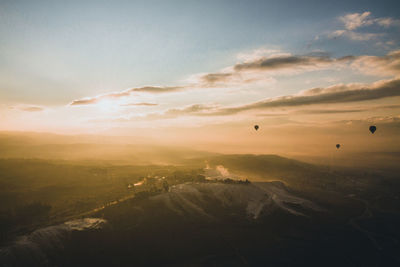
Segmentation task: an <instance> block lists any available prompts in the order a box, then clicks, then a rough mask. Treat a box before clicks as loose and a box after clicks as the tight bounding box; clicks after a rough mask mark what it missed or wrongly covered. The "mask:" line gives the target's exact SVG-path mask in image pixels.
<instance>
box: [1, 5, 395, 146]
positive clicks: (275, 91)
mask: <svg viewBox="0 0 400 267" xmlns="http://www.w3.org/2000/svg"><path fill="white" fill-rule="evenodd" d="M399 100H400V4H399V3H398V1H222V0H218V1H190V0H188V1H183V0H182V1H4V0H0V130H2V131H36V132H53V133H62V134H106V135H124V136H132V137H137V138H143V137H146V138H149V140H153V141H154V140H160V139H163V140H164V141H165V142H168V143H182V142H183V143H186V144H190V143H195V144H197V146H198V147H200V148H201V147H210V146H211V147H217V146H220V147H221V149H222V150H225V151H230V152H232V151H247V150H246V149H245V148H249V149H248V150H249V151H250V152H254V151H256V152H265V151H266V149H265V148H262V149H260V148H258V147H259V143H260V140H265V138H268V141H267V142H270V143H268V149H269V150H271V151H272V150H274V148H276V150H277V151H278V150H279V149H278V147H280V148H282V147H287V149H286V151H288V150H290V151H292V152H293V151H295V150H296V149H295V148H293V147H295V146H296V145H300V144H301V145H304V144H307V145H309V147H310V149H311V148H312V147H313V145H314V144H315V142H316V141H315V140H319V143H318V144H319V146H315V147H318V148H319V149H320V148H321V146H323V144H324V143H326V142H328V140H329V142H336V141H335V140H345V141H346V142H347V143H348V144H349V145H348V146H351V145H350V143H351V142H352V141H350V140H356V141H353V145H354V144H357V145H354V146H355V147H356V146H360V145H361V143H357V142H361V141H360V140H364V139H363V138H357V134H359V133H360V132H362V131H364V130H365V128H366V127H367V126H368V125H370V124H377V125H379V127H378V128H379V129H386V130H385V131H386V134H385V135H383V134H382V136H381V137H380V138H382V139H381V141H380V144H381V145H380V147H377V148H376V150H382V151H388V150H390V151H392V150H395V151H397V149H400V148H398V147H396V146H393V145H391V144H393V142H397V141H399V140H398V136H399V133H400V123H399V121H400V101H399ZM254 124H259V125H260V132H261V133H259V134H258V135H254V132H252V131H254V130H253V129H252V127H253V125H254ZM382 127H383V128H382ZM378 132H379V131H378ZM160 133H162V134H160ZM300 133H307V135H306V136H304V135H302V141H301V142H299V141H298V139H299V137H298V135H299V134H300ZM257 138H263V139H257ZM282 138H285V139H284V140H285V141H284V142H279V140H281V139H282ZM296 140H297V141H296ZM263 142H264V141H263ZM362 142H368V140H367V139H365V140H364V141H362ZM277 143H279V145H277ZM397 143H400V142H397ZM250 148H251V149H250ZM268 149H267V150H268ZM269 150H268V151H269ZM274 151H275V150H274ZM399 151H400V150H399ZM293 153H294V152H293Z"/></svg>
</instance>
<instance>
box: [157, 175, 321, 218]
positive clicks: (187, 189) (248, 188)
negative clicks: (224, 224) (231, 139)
mask: <svg viewBox="0 0 400 267" xmlns="http://www.w3.org/2000/svg"><path fill="white" fill-rule="evenodd" d="M150 199H151V200H152V201H156V202H162V203H163V204H165V205H166V207H167V208H169V209H170V210H171V211H173V212H176V213H178V214H180V215H183V214H196V215H200V216H204V217H208V218H213V215H212V214H209V213H207V211H206V209H207V205H210V203H214V204H215V205H221V206H222V207H225V208H233V207H244V208H245V211H246V213H247V215H248V216H249V217H251V218H253V219H257V218H258V217H259V216H260V214H261V212H264V213H268V212H271V211H272V210H273V209H275V208H280V209H282V210H284V211H286V212H289V213H291V214H293V215H304V214H303V212H302V210H303V209H305V210H314V211H321V209H320V208H319V207H318V206H317V205H315V204H314V203H312V202H311V201H308V200H306V199H303V198H300V197H297V196H294V195H292V194H290V193H289V192H288V191H287V190H286V187H285V186H284V185H283V184H282V183H280V182H265V183H255V184H228V183H186V184H180V185H176V186H172V187H171V188H170V191H169V192H168V193H164V194H160V195H157V196H154V197H151V198H150ZM295 207H301V209H300V210H296V208H295Z"/></svg>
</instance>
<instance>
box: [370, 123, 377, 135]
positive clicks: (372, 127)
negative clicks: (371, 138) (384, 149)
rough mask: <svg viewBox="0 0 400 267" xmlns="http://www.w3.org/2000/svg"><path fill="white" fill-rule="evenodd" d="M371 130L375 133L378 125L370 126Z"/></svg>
mask: <svg viewBox="0 0 400 267" xmlns="http://www.w3.org/2000/svg"><path fill="white" fill-rule="evenodd" d="M369 131H370V132H371V133H374V132H375V131H376V126H375V125H371V126H369Z"/></svg>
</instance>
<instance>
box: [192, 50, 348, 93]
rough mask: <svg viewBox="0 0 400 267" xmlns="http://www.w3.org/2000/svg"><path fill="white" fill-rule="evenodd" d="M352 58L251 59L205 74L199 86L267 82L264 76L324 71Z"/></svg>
mask: <svg viewBox="0 0 400 267" xmlns="http://www.w3.org/2000/svg"><path fill="white" fill-rule="evenodd" d="M353 59H354V57H353V56H346V57H341V58H332V57H330V56H329V55H328V54H327V53H324V52H315V53H311V54H308V55H291V54H287V53H286V54H283V53H279V54H270V55H269V56H262V57H259V58H254V57H251V60H247V61H245V62H242V63H237V64H235V65H233V66H230V67H228V68H225V69H224V70H223V71H221V72H215V73H207V74H203V75H201V76H200V78H199V79H198V80H199V82H198V83H199V84H200V86H215V85H217V86H218V85H221V83H222V84H224V83H225V84H229V83H236V84H237V83H242V84H243V83H253V82H257V81H259V80H264V81H265V80H268V79H270V78H271V77H266V76H265V74H268V73H269V74H271V75H272V74H285V73H286V74H288V73H290V74H292V73H296V72H303V71H312V70H319V69H324V68H327V67H330V66H332V65H333V64H340V63H346V62H350V61H351V60H353Z"/></svg>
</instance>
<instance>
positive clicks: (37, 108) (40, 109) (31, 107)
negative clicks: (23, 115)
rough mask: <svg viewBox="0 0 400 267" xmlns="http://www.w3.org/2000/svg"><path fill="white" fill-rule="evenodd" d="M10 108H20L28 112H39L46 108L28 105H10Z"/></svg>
mask: <svg viewBox="0 0 400 267" xmlns="http://www.w3.org/2000/svg"><path fill="white" fill-rule="evenodd" d="M10 109H18V110H21V111H27V112H38V111H43V110H44V108H42V107H39V106H26V105H22V106H15V107H10Z"/></svg>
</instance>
